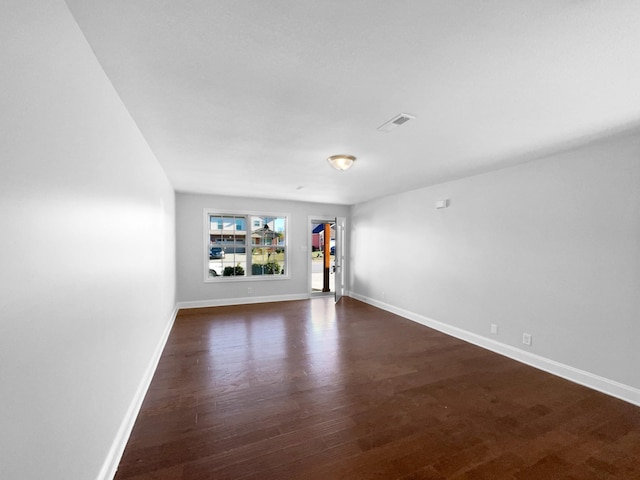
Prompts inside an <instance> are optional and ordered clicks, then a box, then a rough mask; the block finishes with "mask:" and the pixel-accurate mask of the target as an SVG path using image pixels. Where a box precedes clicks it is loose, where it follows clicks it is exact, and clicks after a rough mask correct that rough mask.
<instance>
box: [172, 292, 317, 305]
mask: <svg viewBox="0 0 640 480" xmlns="http://www.w3.org/2000/svg"><path fill="white" fill-rule="evenodd" d="M308 298H309V294H308V293H300V294H292V295H272V296H268V297H267V296H265V297H242V298H221V299H210V300H194V301H187V302H178V309H182V308H203V307H225V306H228V305H247V304H250V303H269V302H289V301H292V300H307V299H308Z"/></svg>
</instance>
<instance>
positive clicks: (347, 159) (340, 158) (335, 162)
mask: <svg viewBox="0 0 640 480" xmlns="http://www.w3.org/2000/svg"><path fill="white" fill-rule="evenodd" d="M327 160H328V161H329V163H330V164H331V166H332V167H333V168H335V169H336V170H340V171H344V170H348V169H350V168H351V166H352V165H353V162H355V161H356V157H354V156H353V155H331V156H330V157H329V158H327Z"/></svg>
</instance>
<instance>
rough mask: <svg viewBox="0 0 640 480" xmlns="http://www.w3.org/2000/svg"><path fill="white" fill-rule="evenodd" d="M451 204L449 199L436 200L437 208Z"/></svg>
mask: <svg viewBox="0 0 640 480" xmlns="http://www.w3.org/2000/svg"><path fill="white" fill-rule="evenodd" d="M448 206H449V199H445V200H438V201H436V208H447V207H448Z"/></svg>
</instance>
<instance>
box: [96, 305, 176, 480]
mask: <svg viewBox="0 0 640 480" xmlns="http://www.w3.org/2000/svg"><path fill="white" fill-rule="evenodd" d="M177 315H178V307H177V306H176V307H175V308H174V309H173V312H172V314H171V316H170V317H169V321H168V322H167V325H166V327H165V329H164V332H163V333H162V336H161V337H160V341H159V342H158V345H157V346H156V349H155V351H154V352H153V356H152V357H151V361H150V362H149V365H148V366H147V369H146V370H145V372H144V375H143V376H142V379H141V381H140V384H139V385H138V389H137V390H136V393H135V395H134V396H133V400H132V401H131V403H130V404H129V408H128V409H127V413H126V414H125V416H124V419H123V420H122V423H121V424H120V428H119V429H118V432H117V433H116V437H115V438H114V440H113V443H112V444H111V448H110V449H109V453H108V454H107V458H106V459H105V461H104V463H103V464H102V468H101V469H100V473H98V477H97V480H112V479H113V478H114V477H115V475H116V471H117V470H118V465H119V464H120V460H121V458H122V454H123V453H124V449H125V447H126V446H127V442H128V441H129V437H130V436H131V431H132V430H133V426H134V424H135V422H136V419H137V418H138V413H140V408H141V407H142V402H143V400H144V397H145V395H146V394H147V390H148V389H149V386H150V385H151V380H152V378H153V374H154V373H155V371H156V368H157V367H158V362H159V361H160V356H161V355H162V351H163V350H164V347H165V345H166V343H167V340H168V339H169V333H171V328H172V327H173V323H174V322H175V320H176V316H177Z"/></svg>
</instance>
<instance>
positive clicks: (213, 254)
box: [209, 247, 224, 260]
mask: <svg viewBox="0 0 640 480" xmlns="http://www.w3.org/2000/svg"><path fill="white" fill-rule="evenodd" d="M217 258H224V250H223V249H222V248H220V247H211V249H210V250H209V259H210V260H215V259H217Z"/></svg>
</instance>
